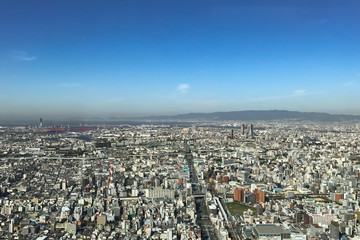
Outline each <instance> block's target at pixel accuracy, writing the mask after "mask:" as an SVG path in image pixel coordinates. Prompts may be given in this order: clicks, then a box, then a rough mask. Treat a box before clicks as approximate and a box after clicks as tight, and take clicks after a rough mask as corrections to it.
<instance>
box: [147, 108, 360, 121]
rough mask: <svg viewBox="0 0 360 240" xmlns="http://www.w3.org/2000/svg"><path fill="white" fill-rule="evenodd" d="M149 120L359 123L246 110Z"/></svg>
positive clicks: (326, 115) (346, 117)
mask: <svg viewBox="0 0 360 240" xmlns="http://www.w3.org/2000/svg"><path fill="white" fill-rule="evenodd" d="M142 119H150V120H243V121H254V120H258V121H262V120H265V121H266V120H267V121H269V120H298V121H328V122H337V121H360V116H358V115H345V114H329V113H318V112H297V111H286V110H247V111H231V112H214V113H188V114H179V115H173V116H151V117H146V118H142Z"/></svg>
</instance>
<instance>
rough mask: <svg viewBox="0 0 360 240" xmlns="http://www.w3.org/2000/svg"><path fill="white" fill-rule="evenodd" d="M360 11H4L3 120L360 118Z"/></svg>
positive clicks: (269, 5) (95, 6) (107, 7)
mask: <svg viewBox="0 0 360 240" xmlns="http://www.w3.org/2000/svg"><path fill="white" fill-rule="evenodd" d="M359 12H360V1H358V0H353V1H351V0H348V1H340V0H339V1H329V0H326V1H323V0H321V1H316V0H311V1H306V0H299V1H296V0H291V1H289V0H284V1H272V0H264V1H256V0H251V1H250V0H249V1H241V0H237V1H218V0H216V1H211V0H206V1H196V0H189V1H187V0H182V1H176V0H164V1H156V0H151V1H149V0H146V1H145V0H144V1H136V0H131V1H120V0H116V1H115V0H114V1H109V0H105V1H93V0H86V1H85V0H76V1H74V0H65V1H48V0H47V1H35V0H24V1H16V0H2V1H0V86H1V94H0V116H2V118H20V117H31V118H38V117H40V116H42V117H44V118H57V117H61V118H64V117H83V116H86V117H91V116H105V117H107V116H139V115H156V114H176V113H187V112H212V111H229V110H247V109H284V110H297V111H320V112H329V113H348V114H360V14H359Z"/></svg>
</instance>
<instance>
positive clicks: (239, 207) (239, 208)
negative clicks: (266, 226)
mask: <svg viewBox="0 0 360 240" xmlns="http://www.w3.org/2000/svg"><path fill="white" fill-rule="evenodd" d="M226 207H227V208H228V210H229V211H230V213H231V215H233V216H235V215H243V212H245V211H247V210H248V209H250V210H251V211H253V213H254V214H256V209H255V208H253V207H249V206H246V205H243V204H240V203H237V202H230V203H227V204H226Z"/></svg>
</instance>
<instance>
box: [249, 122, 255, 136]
mask: <svg viewBox="0 0 360 240" xmlns="http://www.w3.org/2000/svg"><path fill="white" fill-rule="evenodd" d="M249 134H250V136H252V137H253V136H255V133H254V125H252V124H250V131H249Z"/></svg>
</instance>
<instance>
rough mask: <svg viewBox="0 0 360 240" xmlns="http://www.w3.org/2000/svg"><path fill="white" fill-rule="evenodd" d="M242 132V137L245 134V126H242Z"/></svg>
mask: <svg viewBox="0 0 360 240" xmlns="http://www.w3.org/2000/svg"><path fill="white" fill-rule="evenodd" d="M240 132H241V135H244V134H245V125H244V124H241V128H240Z"/></svg>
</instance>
